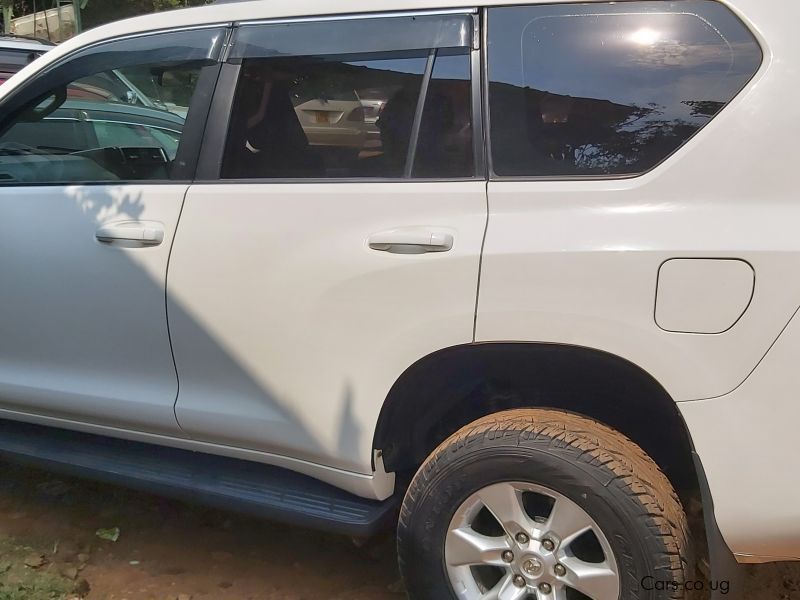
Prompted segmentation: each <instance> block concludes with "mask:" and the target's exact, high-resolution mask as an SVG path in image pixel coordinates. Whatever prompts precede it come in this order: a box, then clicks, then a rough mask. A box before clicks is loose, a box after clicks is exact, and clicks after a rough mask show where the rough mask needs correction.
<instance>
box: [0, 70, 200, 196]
mask: <svg viewBox="0 0 800 600" xmlns="http://www.w3.org/2000/svg"><path fill="white" fill-rule="evenodd" d="M203 64H204V63H198V62H194V63H191V62H190V63H184V64H181V65H178V66H175V65H172V64H169V65H143V66H140V67H135V68H130V69H126V70H125V72H133V73H136V74H137V75H138V82H137V83H138V85H137V84H134V83H133V81H132V80H131V79H129V78H128V77H127V76H126V75H125V74H124V72H123V70H110V71H104V72H100V73H92V74H90V75H86V76H84V77H81V78H80V79H77V80H75V81H72V82H70V83H69V84H68V85H66V86H65V87H61V88H58V89H56V90H54V91H53V92H52V93H51V94H50V95H48V96H47V98H46V99H45V100H44V101H43V102H39V101H37V102H35V103H34V104H33V105H32V106H30V107H29V108H28V109H27V110H23V111H21V112H20V114H19V116H18V118H17V119H16V120H15V121H14V122H13V123H12V124H10V125H9V126H8V128H7V129H6V131H5V132H4V133H3V134H2V135H0V180H2V181H4V182H26V183H34V182H35V183H42V182H74V181H78V182H90V181H118V180H123V181H138V180H162V179H169V178H170V176H171V171H172V165H173V163H174V161H175V159H176V157H177V154H178V149H179V146H180V140H181V136H182V132H183V126H184V122H185V120H186V114H187V113H188V110H189V102H190V100H191V98H192V95H193V93H194V90H195V88H196V86H197V83H198V80H199V74H200V70H201V69H202V67H203Z"/></svg>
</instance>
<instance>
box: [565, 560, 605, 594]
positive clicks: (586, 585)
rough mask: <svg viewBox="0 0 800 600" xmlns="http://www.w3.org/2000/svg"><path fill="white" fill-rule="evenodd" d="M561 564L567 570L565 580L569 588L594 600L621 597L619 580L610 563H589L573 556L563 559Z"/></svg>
mask: <svg viewBox="0 0 800 600" xmlns="http://www.w3.org/2000/svg"><path fill="white" fill-rule="evenodd" d="M561 564H562V565H564V566H565V567H566V568H567V575H566V576H565V577H564V578H563V579H564V581H565V582H566V584H567V585H568V586H569V587H571V588H575V589H576V590H577V591H579V592H581V593H582V594H584V595H586V596H588V597H589V598H591V599H592V600H617V598H618V597H619V578H618V577H617V574H616V573H615V572H614V570H613V569H612V568H611V567H610V566H609V565H608V563H606V562H602V563H597V564H595V563H587V562H585V561H582V560H580V559H578V558H576V557H574V556H571V557H564V558H563V559H561Z"/></svg>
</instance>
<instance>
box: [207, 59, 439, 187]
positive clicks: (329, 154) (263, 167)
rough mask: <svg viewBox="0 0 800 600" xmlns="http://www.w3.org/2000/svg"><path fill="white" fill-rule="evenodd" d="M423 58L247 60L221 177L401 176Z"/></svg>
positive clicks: (423, 70)
mask: <svg viewBox="0 0 800 600" xmlns="http://www.w3.org/2000/svg"><path fill="white" fill-rule="evenodd" d="M427 54H428V53H427V52H420V53H411V54H407V53H406V54H371V55H348V56H343V57H342V56H340V57H294V58H252V59H245V61H244V63H243V65H242V74H241V77H240V80H239V84H238V87H237V90H236V98H235V100H234V109H233V111H232V116H231V124H230V127H229V131H228V142H227V146H226V150H225V157H224V160H223V167H222V177H223V178H226V179H237V178H296V177H304V178H318V177H402V176H403V173H404V170H405V165H406V158H407V155H408V148H409V140H410V137H411V130H412V126H413V123H414V116H415V114H416V108H417V103H418V100H419V96H420V88H421V85H422V76H423V73H424V72H425V65H426V64H427Z"/></svg>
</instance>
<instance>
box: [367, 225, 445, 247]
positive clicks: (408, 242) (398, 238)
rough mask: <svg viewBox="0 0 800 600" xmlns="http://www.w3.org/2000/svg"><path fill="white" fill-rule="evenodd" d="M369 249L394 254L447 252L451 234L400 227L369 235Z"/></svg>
mask: <svg viewBox="0 0 800 600" xmlns="http://www.w3.org/2000/svg"><path fill="white" fill-rule="evenodd" d="M367 243H368V244H369V247H370V248H372V249H373V250H378V251H381V252H392V253H394V254H422V253H425V252H447V251H448V250H450V249H451V248H452V247H453V234H452V233H448V232H447V231H443V230H441V229H434V228H430V227H402V228H399V229H390V230H387V231H382V232H380V233H376V234H374V235H371V236H370V238H369V240H368V241H367Z"/></svg>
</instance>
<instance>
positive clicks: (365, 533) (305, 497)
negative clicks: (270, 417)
mask: <svg viewBox="0 0 800 600" xmlns="http://www.w3.org/2000/svg"><path fill="white" fill-rule="evenodd" d="M0 456H3V457H6V458H10V459H14V460H17V461H21V462H27V463H31V464H35V465H38V466H42V467H44V468H46V469H49V470H54V471H60V472H63V473H67V474H70V475H76V476H79V477H87V478H90V479H97V480H100V481H106V482H109V483H115V484H119V485H123V486H127V487H131V488H135V489H139V490H142V491H145V492H151V493H155V494H160V495H164V496H171V497H175V498H180V499H184V500H189V501H192V502H199V503H202V504H208V505H210V506H215V507H218V508H222V509H225V510H233V511H239V512H245V513H249V514H253V515H256V516H259V517H263V518H266V519H271V520H275V521H282V522H285V523H290V524H293V525H299V526H302V527H309V528H312V529H320V530H324V531H330V532H333V533H341V534H345V535H352V536H357V537H369V536H370V535H372V534H375V533H377V532H379V531H381V530H383V529H385V528H387V527H388V526H389V525H390V523H391V520H392V519H393V517H394V514H395V508H396V501H395V500H394V499H389V500H387V501H385V502H377V501H371V500H365V499H364V498H359V497H357V496H354V495H352V494H349V493H347V492H343V491H342V490H339V489H337V488H335V487H333V486H330V485H327V484H325V483H322V482H320V481H317V480H316V479H312V478H310V477H306V476H304V475H300V474H298V473H294V472H292V471H288V470H286V469H281V468H278V467H272V466H269V465H263V464H260V463H254V462H250V461H242V460H236V459H232V458H225V457H221V456H212V455H209V454H204V453H200V452H191V451H188V450H178V449H175V448H167V447H164V446H156V445H153V444H142V443H139V442H131V441H127V440H119V439H114V438H107V437H104V436H98V435H90V434H86V433H79V432H75V431H66V430H63V429H56V428H53V427H42V426H40V425H30V424H27V423H20V422H15V421H7V420H0Z"/></svg>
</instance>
